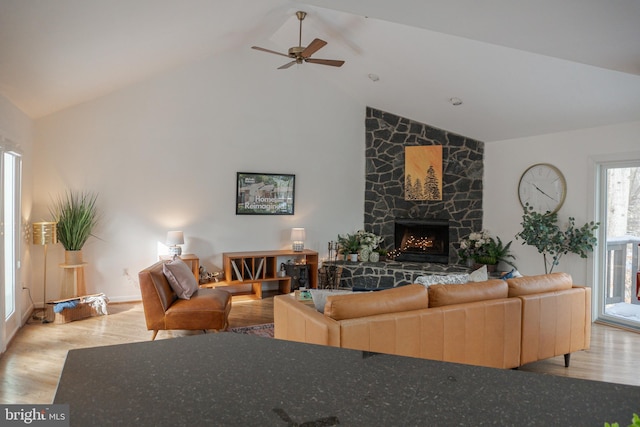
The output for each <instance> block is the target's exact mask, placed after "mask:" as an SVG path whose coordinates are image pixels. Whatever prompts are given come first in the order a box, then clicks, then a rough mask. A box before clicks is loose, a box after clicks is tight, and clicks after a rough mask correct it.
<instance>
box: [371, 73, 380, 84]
mask: <svg viewBox="0 0 640 427" xmlns="http://www.w3.org/2000/svg"><path fill="white" fill-rule="evenodd" d="M368 77H369V79H371V81H372V82H377V81H378V80H380V76H379V75H377V74H373V73H371V74H369V75H368Z"/></svg>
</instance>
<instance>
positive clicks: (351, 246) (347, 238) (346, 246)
mask: <svg viewBox="0 0 640 427" xmlns="http://www.w3.org/2000/svg"><path fill="white" fill-rule="evenodd" d="M338 245H339V246H340V252H341V253H343V254H344V255H349V260H350V261H357V260H358V251H359V250H360V238H359V236H358V234H357V233H355V234H349V233H347V234H345V235H341V234H338Z"/></svg>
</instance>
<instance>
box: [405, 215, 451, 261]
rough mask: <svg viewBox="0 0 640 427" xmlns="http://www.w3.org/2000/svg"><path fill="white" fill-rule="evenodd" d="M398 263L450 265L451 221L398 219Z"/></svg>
mask: <svg viewBox="0 0 640 427" xmlns="http://www.w3.org/2000/svg"><path fill="white" fill-rule="evenodd" d="M394 238H395V239H394V240H395V250H394V253H395V254H396V257H395V260H396V261H405V262H434V263H440V264H448V263H449V220H446V219H396V220H395V235H394Z"/></svg>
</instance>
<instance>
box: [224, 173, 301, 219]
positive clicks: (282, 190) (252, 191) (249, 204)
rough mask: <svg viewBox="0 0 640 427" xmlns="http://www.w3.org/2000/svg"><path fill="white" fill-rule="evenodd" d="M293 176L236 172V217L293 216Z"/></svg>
mask: <svg viewBox="0 0 640 427" xmlns="http://www.w3.org/2000/svg"><path fill="white" fill-rule="evenodd" d="M295 178H296V177H295V175H287V174H274V173H252V172H238V173H237V177H236V215H293V213H294V195H295V194H294V190H295Z"/></svg>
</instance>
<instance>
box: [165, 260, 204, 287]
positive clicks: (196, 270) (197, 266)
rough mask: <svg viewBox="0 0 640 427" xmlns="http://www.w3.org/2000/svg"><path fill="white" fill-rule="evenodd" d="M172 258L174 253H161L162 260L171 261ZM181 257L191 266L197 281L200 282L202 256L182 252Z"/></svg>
mask: <svg viewBox="0 0 640 427" xmlns="http://www.w3.org/2000/svg"><path fill="white" fill-rule="evenodd" d="M172 259H173V255H160V261H171V260H172ZM180 259H181V260H182V261H184V262H186V263H187V264H188V265H189V266H190V267H191V271H193V276H194V277H195V278H196V282H197V283H200V258H198V257H197V256H196V255H195V254H182V255H180Z"/></svg>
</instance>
